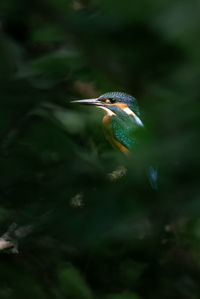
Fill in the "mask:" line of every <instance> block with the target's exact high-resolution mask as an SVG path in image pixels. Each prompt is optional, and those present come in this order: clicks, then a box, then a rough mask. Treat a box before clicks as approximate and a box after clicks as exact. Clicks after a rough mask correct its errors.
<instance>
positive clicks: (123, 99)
mask: <svg viewBox="0 0 200 299" xmlns="http://www.w3.org/2000/svg"><path fill="white" fill-rule="evenodd" d="M103 98H106V99H109V100H111V102H112V101H113V103H114V102H115V103H125V104H127V106H128V107H129V108H130V109H131V110H132V111H133V112H135V113H136V114H137V115H140V110H139V107H138V104H137V100H136V99H135V98H134V97H133V96H131V95H129V94H127V93H125V92H119V91H113V92H107V93H104V94H102V95H101V96H100V97H99V98H98V99H99V100H101V99H103Z"/></svg>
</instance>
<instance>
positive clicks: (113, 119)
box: [72, 92, 157, 189]
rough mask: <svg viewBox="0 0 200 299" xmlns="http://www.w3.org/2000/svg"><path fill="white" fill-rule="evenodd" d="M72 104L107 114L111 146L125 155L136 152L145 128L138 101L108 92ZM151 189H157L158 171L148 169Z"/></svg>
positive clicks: (104, 126)
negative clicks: (138, 135)
mask: <svg viewBox="0 0 200 299" xmlns="http://www.w3.org/2000/svg"><path fill="white" fill-rule="evenodd" d="M72 103H79V104H85V105H93V106H95V107H97V108H101V109H103V110H104V111H105V112H106V115H105V116H104V118H103V129H104V132H105V136H106V138H107V139H108V141H109V142H110V143H111V145H112V146H113V147H114V148H115V149H117V150H119V151H120V152H122V153H123V154H125V155H128V154H130V153H131V152H132V151H133V150H134V146H135V145H136V144H137V143H138V140H137V132H138V131H139V130H141V129H143V128H144V125H143V123H142V121H141V119H140V118H139V116H140V111H139V107H138V104H137V100H136V99H135V98H134V97H133V96H131V95H128V94H126V93H124V92H108V93H105V94H103V95H101V96H99V97H98V98H94V99H85V100H76V101H72ZM147 170H148V176H149V181H150V184H151V187H152V188H153V189H157V171H156V169H154V168H153V167H152V166H149V167H148V169H147Z"/></svg>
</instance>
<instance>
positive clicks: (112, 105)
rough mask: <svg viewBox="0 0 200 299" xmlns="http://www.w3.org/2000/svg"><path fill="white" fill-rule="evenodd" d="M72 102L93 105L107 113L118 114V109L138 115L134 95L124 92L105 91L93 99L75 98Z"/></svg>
mask: <svg viewBox="0 0 200 299" xmlns="http://www.w3.org/2000/svg"><path fill="white" fill-rule="evenodd" d="M72 102H73V103H80V104H85V105H94V106H96V107H98V108H102V109H104V110H105V111H106V112H107V114H109V115H119V114H120V110H121V112H124V113H126V114H128V115H136V116H139V114H140V112H139V107H138V104H137V101H136V99H135V98H134V97H132V96H131V95H129V94H126V93H124V92H117V91H116V92H107V93H104V94H102V95H101V96H99V97H98V98H94V99H86V100H76V101H72Z"/></svg>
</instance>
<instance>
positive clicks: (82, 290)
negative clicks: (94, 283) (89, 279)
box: [58, 264, 93, 299]
mask: <svg viewBox="0 0 200 299" xmlns="http://www.w3.org/2000/svg"><path fill="white" fill-rule="evenodd" d="M58 277H59V284H60V288H61V290H62V292H63V294H64V295H65V296H67V297H73V298H80V299H81V298H83V299H90V298H93V296H92V292H91V290H90V289H89V287H88V285H87V283H86V282H85V280H84V278H83V277H82V276H81V274H80V272H79V271H78V270H77V269H76V268H75V267H73V266H72V265H70V264H69V265H67V266H66V267H65V268H63V269H61V270H59V272H58Z"/></svg>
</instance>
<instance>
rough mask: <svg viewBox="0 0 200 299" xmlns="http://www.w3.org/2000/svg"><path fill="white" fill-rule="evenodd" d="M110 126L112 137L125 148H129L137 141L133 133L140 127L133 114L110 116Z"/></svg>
mask: <svg viewBox="0 0 200 299" xmlns="http://www.w3.org/2000/svg"><path fill="white" fill-rule="evenodd" d="M111 126H112V131H113V135H114V137H115V138H116V139H117V141H119V142H120V143H121V144H122V145H124V146H125V147H126V148H127V149H129V150H131V149H132V148H133V147H134V145H135V144H136V143H137V141H136V139H137V138H136V136H135V134H134V133H136V131H137V130H138V129H139V128H140V126H139V125H138V124H137V122H136V120H135V118H134V117H133V116H127V115H125V116H124V117H123V116H122V117H115V116H113V117H112V118H111Z"/></svg>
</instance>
